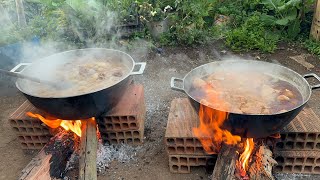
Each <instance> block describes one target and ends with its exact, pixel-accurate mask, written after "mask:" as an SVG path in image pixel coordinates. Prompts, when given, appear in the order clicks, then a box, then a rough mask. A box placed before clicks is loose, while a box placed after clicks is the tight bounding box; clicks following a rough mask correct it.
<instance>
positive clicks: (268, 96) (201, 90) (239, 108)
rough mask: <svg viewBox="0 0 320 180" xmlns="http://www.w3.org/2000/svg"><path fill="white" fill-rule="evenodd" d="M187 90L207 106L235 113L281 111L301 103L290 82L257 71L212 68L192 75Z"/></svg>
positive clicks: (301, 98) (301, 99)
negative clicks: (196, 76)
mask: <svg viewBox="0 0 320 180" xmlns="http://www.w3.org/2000/svg"><path fill="white" fill-rule="evenodd" d="M189 92H190V95H191V96H192V97H194V98H195V99H196V100H197V101H198V102H201V103H202V104H205V105H207V106H210V107H211V108H214V109H218V110H222V111H227V112H233V113H239V114H275V113H282V112H287V111H289V110H292V109H294V108H296V107H297V106H299V105H301V104H302V103H303V97H302V95H301V93H300V92H299V90H298V89H297V88H296V87H294V86H293V85H292V84H290V83H288V82H286V81H283V80H281V79H278V78H276V77H273V76H271V75H267V74H263V73H259V72H227V73H226V72H215V73H213V74H210V75H208V76H205V77H203V78H195V79H194V80H193V83H192V88H191V89H190V91H189Z"/></svg>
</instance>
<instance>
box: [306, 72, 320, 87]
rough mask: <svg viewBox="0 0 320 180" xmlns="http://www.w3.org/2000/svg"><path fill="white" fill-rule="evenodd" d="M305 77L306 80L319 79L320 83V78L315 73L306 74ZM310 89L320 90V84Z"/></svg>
mask: <svg viewBox="0 0 320 180" xmlns="http://www.w3.org/2000/svg"><path fill="white" fill-rule="evenodd" d="M303 77H304V78H309V77H313V78H315V79H317V80H318V81H319V82H320V77H319V76H318V75H316V74H315V73H310V74H305V75H304V76H303ZM310 87H311V89H317V88H320V83H319V84H316V85H312V86H310Z"/></svg>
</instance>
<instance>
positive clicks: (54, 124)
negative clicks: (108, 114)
mask: <svg viewBox="0 0 320 180" xmlns="http://www.w3.org/2000/svg"><path fill="white" fill-rule="evenodd" d="M27 115H28V116H30V117H32V118H37V119H39V120H41V121H42V122H43V123H44V124H46V125H47V126H49V127H51V128H58V127H60V126H61V127H62V128H63V129H65V130H66V131H69V130H70V131H72V132H74V133H75V134H77V135H78V136H79V137H81V120H62V119H55V118H45V117H43V116H42V115H40V114H34V113H32V112H27ZM90 119H93V120H94V119H95V118H94V117H92V118H90Z"/></svg>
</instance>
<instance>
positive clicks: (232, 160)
mask: <svg viewBox="0 0 320 180" xmlns="http://www.w3.org/2000/svg"><path fill="white" fill-rule="evenodd" d="M237 149H238V147H237V146H227V145H222V148H221V150H220V153H219V155H218V159H217V161H216V165H215V166H214V170H213V173H212V180H222V179H228V180H236V176H235V170H236V162H237V159H238V153H237Z"/></svg>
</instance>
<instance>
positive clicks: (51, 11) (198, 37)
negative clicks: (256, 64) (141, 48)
mask: <svg viewBox="0 0 320 180" xmlns="http://www.w3.org/2000/svg"><path fill="white" fill-rule="evenodd" d="M314 2H315V0H223V1H220V0H208V1H203V0H162V1H160V0H121V1H116V0H90V1H88V0H26V1H25V3H24V4H25V5H26V6H25V7H26V8H25V9H26V17H27V21H28V25H29V26H28V27H26V28H24V29H19V28H17V27H16V26H15V25H14V24H16V21H17V18H16V15H15V13H12V12H14V11H15V5H14V0H3V1H1V2H0V5H2V7H5V9H6V10H7V11H8V12H10V13H9V14H10V19H11V20H12V21H13V23H12V25H10V26H5V27H4V28H1V29H0V33H1V34H2V36H1V37H0V45H3V44H8V43H14V42H17V41H23V40H24V39H27V38H30V36H31V35H32V36H33V35H37V36H39V37H41V39H42V40H50V39H53V40H55V41H57V40H59V41H62V42H71V43H73V44H77V46H78V47H83V46H85V45H86V44H101V43H107V42H108V41H113V40H114V39H116V38H117V37H118V36H117V32H116V31H115V30H114V29H113V27H114V25H123V24H128V23H130V24H131V23H136V20H137V19H136V16H135V15H136V14H137V13H139V15H140V17H143V18H145V19H143V18H140V20H141V19H143V20H146V21H142V22H143V23H144V25H145V27H144V29H145V30H144V31H142V32H139V33H135V34H134V35H133V37H132V38H133V39H136V38H148V39H150V38H151V37H150V34H154V31H151V30H150V29H148V28H151V27H152V26H148V25H147V22H152V21H162V20H164V19H166V20H169V21H168V22H169V23H168V24H169V30H168V32H165V33H163V34H162V35H161V36H160V38H159V39H157V42H159V43H160V44H161V45H177V44H179V45H192V44H198V43H204V42H206V41H207V40H210V39H221V38H225V43H226V44H227V45H228V46H229V47H231V48H232V49H233V50H235V51H248V50H261V51H263V52H273V51H274V50H275V49H276V46H277V43H278V42H279V41H281V40H282V41H283V40H285V41H293V40H297V39H300V41H301V42H305V46H306V47H307V48H308V49H309V50H310V51H312V52H314V53H315V54H317V49H318V48H317V47H318V46H317V44H316V43H314V42H313V41H309V40H308V41H306V38H308V36H309V31H310V26H311V21H312V14H313V12H312V8H311V7H312V6H311V5H312V4H313V3H314ZM169 7H170V8H169ZM220 15H224V16H226V17H228V18H227V21H226V22H224V23H218V24H217V23H215V21H216V18H217V17H221V16H220Z"/></svg>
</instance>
